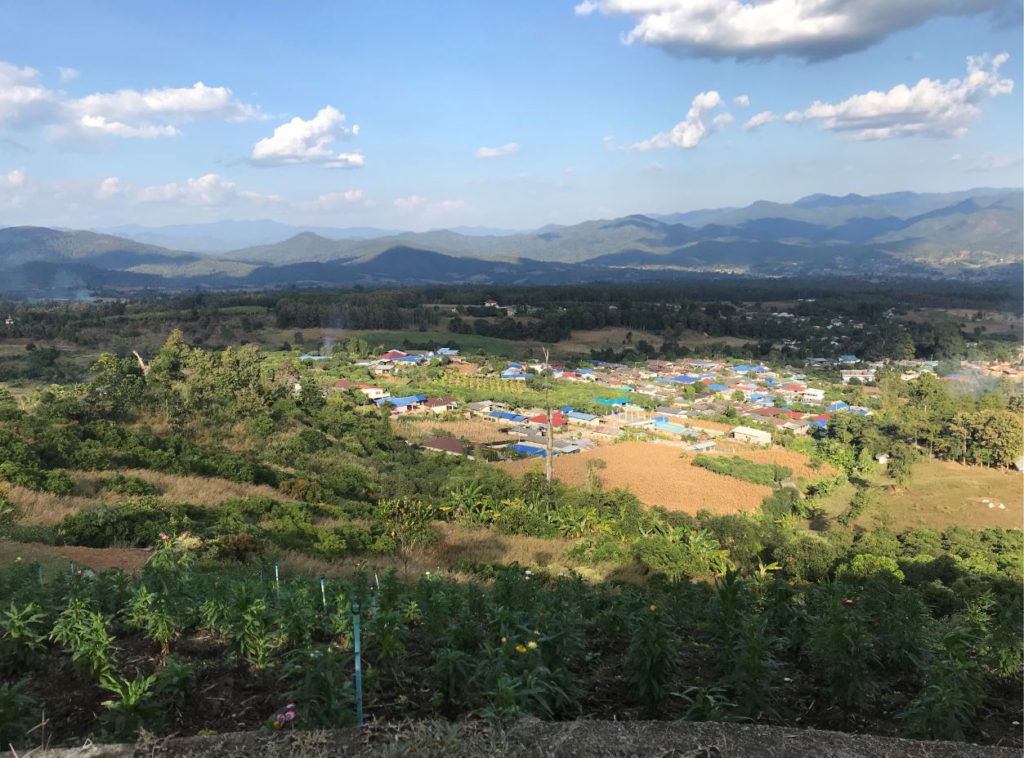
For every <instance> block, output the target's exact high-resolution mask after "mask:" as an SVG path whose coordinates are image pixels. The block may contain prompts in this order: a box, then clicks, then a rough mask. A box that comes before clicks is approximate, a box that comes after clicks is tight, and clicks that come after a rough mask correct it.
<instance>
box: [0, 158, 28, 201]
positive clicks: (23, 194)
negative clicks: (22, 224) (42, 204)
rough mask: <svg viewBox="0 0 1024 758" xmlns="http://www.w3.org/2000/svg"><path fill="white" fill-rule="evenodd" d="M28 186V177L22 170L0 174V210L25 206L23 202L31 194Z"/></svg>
mask: <svg viewBox="0 0 1024 758" xmlns="http://www.w3.org/2000/svg"><path fill="white" fill-rule="evenodd" d="M32 189H33V188H31V187H29V185H28V176H27V174H26V173H25V170H24V169H20V168H15V169H11V170H10V171H8V172H7V173H6V174H0V200H2V201H3V203H2V205H0V208H6V209H18V210H20V209H21V208H23V207H24V206H25V201H26V198H27V197H28V196H30V195H31V194H32Z"/></svg>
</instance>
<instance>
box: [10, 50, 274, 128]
mask: <svg viewBox="0 0 1024 758" xmlns="http://www.w3.org/2000/svg"><path fill="white" fill-rule="evenodd" d="M59 72H60V79H61V81H62V82H67V81H70V80H71V79H73V78H74V77H75V76H77V73H78V72H77V71H75V70H74V69H70V68H61V69H59ZM38 77H39V72H38V71H36V70H35V69H32V68H28V67H24V68H20V67H18V66H15V65H13V64H11V63H5V62H0V123H7V124H10V125H12V126H15V127H19V128H40V127H47V128H48V134H49V135H50V136H51V137H55V138H58V139H67V138H72V139H74V138H83V137H85V138H98V137H107V136H112V137H132V138H146V139H151V138H155V137H174V136H177V135H178V134H180V131H179V129H178V128H177V126H176V125H177V124H182V123H186V122H189V121H194V120H197V119H216V120H225V121H244V120H246V119H251V118H257V117H259V115H260V112H259V109H258V108H257V107H255V106H252V105H249V104H247V103H243V102H241V101H239V100H237V99H236V98H235V97H234V96H233V95H232V94H231V90H230V89H228V88H227V87H210V86H207V85H206V84H204V83H203V82H196V83H195V84H193V85H192V86H191V87H169V88H163V89H150V90H144V91H139V90H133V89H124V90H117V91H116V92H97V93H94V94H91V95H87V96H85V97H81V98H69V97H67V95H66V94H65V93H63V92H58V91H54V90H50V89H47V88H46V87H44V86H42V85H41V84H39V83H38Z"/></svg>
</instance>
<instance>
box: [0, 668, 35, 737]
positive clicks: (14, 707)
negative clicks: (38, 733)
mask: <svg viewBox="0 0 1024 758" xmlns="http://www.w3.org/2000/svg"><path fill="white" fill-rule="evenodd" d="M24 689H25V682H3V683H0V745H13V746H14V747H15V748H18V747H21V746H23V745H24V744H25V737H26V734H27V733H28V731H29V730H30V729H31V728H32V727H34V726H35V725H36V716H35V711H36V703H35V701H34V700H33V699H32V698H30V697H29V696H28V695H26V694H25V693H24V692H23V690H24Z"/></svg>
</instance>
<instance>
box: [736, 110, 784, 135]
mask: <svg viewBox="0 0 1024 758" xmlns="http://www.w3.org/2000/svg"><path fill="white" fill-rule="evenodd" d="M776 118H777V116H776V115H775V114H774V113H772V112H771V111H761V112H760V113H755V114H754V115H753V116H751V117H750V118H749V119H748V120H747V123H745V124H744V125H743V128H744V129H746V130H747V131H748V132H751V131H753V130H754V129H760V128H761V127H762V126H764V125H765V124H770V123H771V122H772V121H775V120H776Z"/></svg>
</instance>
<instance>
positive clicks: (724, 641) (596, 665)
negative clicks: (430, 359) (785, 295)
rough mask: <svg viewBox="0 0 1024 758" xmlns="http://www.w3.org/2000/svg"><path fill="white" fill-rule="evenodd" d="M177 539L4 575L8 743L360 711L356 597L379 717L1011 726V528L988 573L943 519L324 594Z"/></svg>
mask: <svg viewBox="0 0 1024 758" xmlns="http://www.w3.org/2000/svg"><path fill="white" fill-rule="evenodd" d="M165 537H166V539H162V540H159V545H158V547H157V549H156V551H155V552H154V553H153V556H152V558H151V559H150V560H149V562H148V563H147V565H146V568H145V570H144V571H143V572H142V574H141V576H138V577H130V576H126V575H124V574H121V573H120V572H105V573H101V574H99V575H96V576H93V575H91V572H86V573H84V574H83V572H81V571H80V570H79V571H77V572H76V573H74V574H73V575H70V574H67V573H64V572H61V573H59V574H57V575H52V573H50V572H44V573H43V574H42V575H40V573H39V572H38V570H37V569H36V567H34V566H31V565H28V564H27V563H25V562H20V563H18V564H16V565H15V566H14V567H10V568H6V569H4V570H3V571H0V607H3V609H4V611H3V613H2V615H0V666H2V669H3V672H4V678H5V680H6V681H7V682H8V684H6V685H4V687H3V689H2V691H0V738H2V739H4V740H5V742H6V741H10V742H13V743H14V744H15V745H16V746H22V747H26V746H29V745H31V744H33V740H34V739H38V737H37V736H35V735H36V733H33V734H31V735H30V734H29V731H30V730H31V729H32V728H33V727H34V726H35V725H36V724H37V723H38V721H39V719H40V718H41V714H42V712H43V709H45V712H46V714H47V716H48V718H49V727H48V729H49V730H51V731H50V732H49V733H50V735H51V737H52V738H53V739H55V740H56V741H58V742H60V741H64V740H69V739H72V738H73V737H78V738H81V737H84V736H86V735H89V736H92V737H94V738H96V739H108V740H111V739H112V740H118V739H131V738H133V737H134V736H135V735H136V734H137V732H138V730H139V729H140V728H147V729H149V730H154V731H156V732H158V733H161V732H167V731H174V732H178V733H195V732H197V731H200V730H204V729H206V730H209V729H215V730H222V729H234V728H237V727H239V726H242V727H246V728H258V727H260V726H261V725H267V726H268V728H271V729H279V728H285V729H294V728H301V729H309V728H318V727H337V726H343V725H347V724H351V723H353V719H354V718H355V701H354V698H355V693H354V690H353V685H352V671H353V665H354V662H353V642H354V639H353V632H354V628H353V618H354V617H353V614H352V607H353V605H352V604H353V603H358V604H359V607H360V608H361V613H360V620H361V630H362V646H363V647H362V655H363V661H364V665H365V671H364V683H365V687H366V693H365V697H366V709H367V713H368V714H369V715H370V717H372V718H375V719H387V718H398V717H404V716H412V717H416V716H425V715H429V714H437V713H440V714H442V715H444V716H448V717H451V718H454V717H457V716H466V715H476V716H479V717H483V718H493V719H498V720H511V719H514V718H517V717H521V716H524V715H535V716H539V717H541V718H545V719H566V718H576V717H581V716H586V717H598V718H611V717H615V718H622V717H624V716H633V717H647V718H665V717H671V718H683V719H687V720H696V721H702V720H741V721H747V720H756V721H763V722H766V723H776V724H796V723H800V724H810V725H816V726H822V727H829V728H839V729H854V728H857V729H863V728H867V729H869V730H871V731H875V732H880V733H901V734H905V735H910V736H917V737H926V738H946V739H965V738H970V739H975V740H977V739H981V740H983V741H1000V742H1002V741H1007V740H1010V741H1012V740H1014V739H1015V738H1016V736H1017V735H1016V730H1015V729H1014V728H1013V727H1011V726H1010V724H1009V722H1010V721H1011V720H1013V719H1014V718H1018V707H1019V703H1018V702H1017V701H1016V696H1017V692H1018V690H1019V673H1020V666H1021V652H1020V629H1019V623H1018V622H1019V617H1020V612H1021V606H1020V597H1019V586H1018V585H1017V584H1016V583H1015V582H1014V581H1013V580H1011V579H1009V576H1008V574H1007V573H1004V572H1006V569H1007V564H1014V563H1016V557H1017V556H1018V555H1019V552H1020V549H1021V544H1020V540H1019V538H1018V537H1017V535H1013V536H1012V537H1011V535H1009V534H1007V533H1001V534H988V535H980V536H979V539H977V540H975V541H973V542H971V548H972V555H973V556H974V560H975V561H976V562H977V561H980V560H981V556H982V555H984V556H987V560H988V561H990V562H991V564H990V566H988V567H984V568H983V567H981V566H976V567H975V568H976V569H980V570H975V571H970V570H968V568H969V566H968V564H967V563H966V562H964V561H963V560H962V559H958V556H955V555H950V554H949V553H947V552H946V551H945V550H944V549H943V545H945V546H946V547H954V549H956V550H962V549H963V547H964V546H962V545H956V540H957V538H958V536H957V535H953V534H950V535H946V537H945V539H944V540H940V541H936V542H935V543H934V544H932V545H928V546H922V545H915V544H913V541H912V540H911V539H907V538H905V539H904V540H902V541H900V540H896V539H893V540H892V541H893V545H892V547H893V548H894V549H895V550H896V551H897V552H898V554H899V555H900V557H899V558H887V557H882V556H879V555H874V554H870V555H869V554H862V555H860V556H858V557H856V558H854V559H853V560H852V561H850V562H849V563H844V564H842V565H841V566H840V567H839V568H838V570H837V571H836V572H835V578H834V580H831V581H822V582H813V581H794V580H787V579H786V578H784V577H785V572H783V571H780V570H778V567H776V566H761V568H760V570H759V571H755V572H751V573H750V574H749V575H747V576H745V577H741V576H739V575H737V574H736V573H733V572H731V571H730V572H727V573H725V574H724V575H723V576H722V577H721V578H720V579H718V580H717V581H716V582H714V583H692V582H690V581H675V582H672V581H666V580H659V581H652V582H649V583H648V584H646V585H645V586H637V585H635V584H629V583H627V584H616V583H607V584H601V585H592V584H588V583H586V582H584V581H582V580H580V579H579V578H577V577H572V576H550V575H546V574H544V573H543V572H533V571H530V570H523V569H522V568H519V567H516V566H509V567H506V568H502V569H500V570H497V571H496V572H495V573H494V574H493V577H492V580H491V581H489V582H487V583H486V584H478V583H475V582H469V583H466V582H455V581H452V580H449V579H445V578H442V577H432V576H429V575H427V576H423V577H422V578H420V579H419V580H418V581H417V582H414V583H408V584H407V583H403V582H401V581H400V580H399V579H398V577H397V575H396V574H395V573H394V572H392V573H389V574H386V575H384V576H383V577H374V576H372V575H368V574H367V573H365V572H363V571H360V570H358V569H357V570H356V571H355V572H354V573H353V574H352V575H351V576H350V578H349V579H348V580H334V579H332V580H330V581H328V582H326V583H325V584H324V585H323V586H320V587H318V584H317V582H316V580H315V579H313V578H312V577H298V576H296V577H292V576H285V577H283V578H281V579H280V581H277V580H275V571H274V569H273V567H271V566H269V565H262V566H260V565H250V566H248V567H239V568H230V567H225V566H223V565H217V564H214V563H211V562H210V561H209V560H201V561H199V562H196V557H195V556H196V553H195V551H194V548H195V540H194V538H191V537H189V536H180V537H177V538H170V537H169V536H167V535H165ZM959 537H960V538H961V539H967V540H968V541H970V540H971V539H972V538H971V537H970V536H969V535H959ZM921 550H931V551H934V552H938V553H941V555H939V556H938V557H927V554H925V553H922V552H919V551H921ZM883 552H885V551H884V550H883ZM907 555H914V557H913V558H907V557H905V556H907ZM999 567H1002V569H1000V568H999ZM986 568H987V571H986V570H985V569H986ZM1009 573H1010V574H1012V573H1013V571H1012V570H1011V571H1010V572H1009ZM58 678H59V679H60V680H61V681H62V682H64V686H63V687H61V688H56V689H55V688H53V687H52V686H51V684H50V683H52V682H54V681H56V680H57V679H58ZM623 684H624V685H625V686H623ZM836 706H838V708H837V707H836ZM289 713H290V714H293V715H289ZM93 714H99V715H98V718H96V719H95V720H94V718H93Z"/></svg>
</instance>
